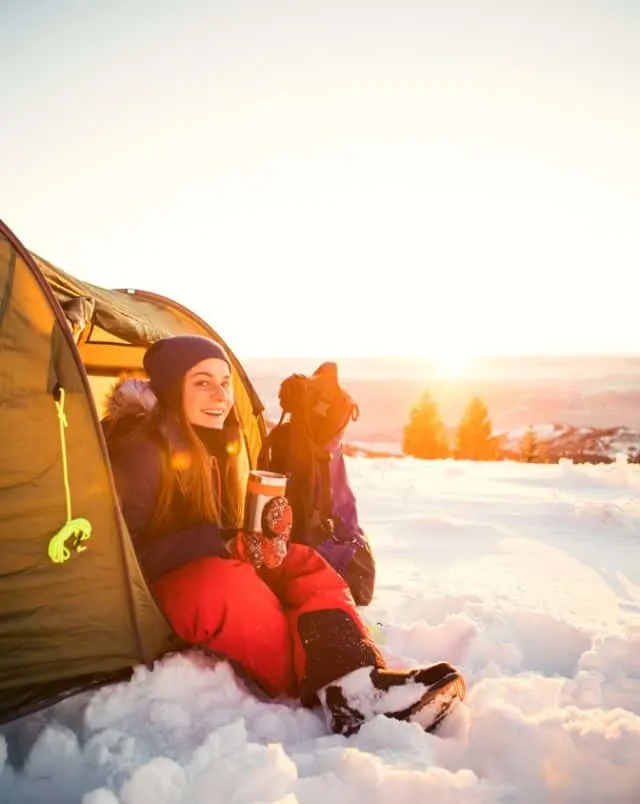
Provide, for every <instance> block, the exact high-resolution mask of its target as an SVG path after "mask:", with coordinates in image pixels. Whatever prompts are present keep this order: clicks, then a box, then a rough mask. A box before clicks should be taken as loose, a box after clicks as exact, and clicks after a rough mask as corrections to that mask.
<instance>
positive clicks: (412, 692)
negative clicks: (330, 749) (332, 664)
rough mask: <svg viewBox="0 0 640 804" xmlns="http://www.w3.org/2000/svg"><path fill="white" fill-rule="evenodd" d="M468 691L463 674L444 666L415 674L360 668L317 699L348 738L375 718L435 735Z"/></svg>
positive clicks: (330, 721) (332, 724)
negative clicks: (383, 717) (389, 719)
mask: <svg viewBox="0 0 640 804" xmlns="http://www.w3.org/2000/svg"><path fill="white" fill-rule="evenodd" d="M465 692H466V686H465V683H464V679H463V678H462V676H461V675H460V673H459V672H458V671H457V670H456V669H455V667H452V666H451V665H450V664H448V663H447V662H440V663H438V664H433V665H431V666H429V667H423V668H416V669H413V670H387V669H380V668H375V667H360V668H358V669H357V670H353V671H352V672H351V673H348V674H347V675H346V676H342V678H339V679H337V680H336V681H333V682H332V683H331V684H327V685H326V686H325V687H322V689H320V690H319V691H318V697H319V698H320V702H321V704H322V708H323V710H324V712H325V715H326V717H327V721H328V724H329V726H330V728H331V730H332V731H333V732H335V733H336V734H344V735H346V736H349V735H351V734H355V733H356V732H357V731H358V730H359V729H360V727H361V726H362V724H363V723H365V722H366V721H367V720H371V719H372V718H374V717H375V716H376V715H386V716H387V717H392V718H395V719H396V720H407V721H409V722H411V723H419V724H420V726H422V728H423V729H424V730H425V731H433V730H434V729H435V728H436V727H437V726H438V725H439V724H440V723H441V722H442V720H443V719H444V718H445V716H446V715H447V713H448V712H449V711H450V710H451V708H452V707H453V706H454V704H456V703H457V702H458V701H461V700H463V698H464V696H465Z"/></svg>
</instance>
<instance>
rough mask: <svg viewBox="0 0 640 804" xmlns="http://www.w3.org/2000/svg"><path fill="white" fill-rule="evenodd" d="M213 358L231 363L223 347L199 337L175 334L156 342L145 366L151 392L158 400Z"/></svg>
mask: <svg viewBox="0 0 640 804" xmlns="http://www.w3.org/2000/svg"><path fill="white" fill-rule="evenodd" d="M210 357H215V358H218V360H224V361H225V362H226V363H227V365H228V366H229V368H231V361H230V360H229V357H228V355H227V353H226V352H225V350H224V349H223V348H222V346H220V344H218V343H216V342H215V341H212V340H211V338H203V337H202V336H200V335H175V336H173V337H170V338H162V339H161V340H159V341H156V342H155V343H153V344H152V345H151V346H150V347H149V348H148V349H147V351H146V352H145V355H144V358H143V361H142V362H143V365H144V368H145V371H146V372H147V374H148V375H149V381H150V383H151V389H152V391H153V392H154V394H155V395H156V396H157V397H158V399H162V397H163V395H164V394H165V393H166V391H168V390H169V389H170V388H171V387H172V386H174V385H175V384H176V383H177V382H178V381H179V380H181V379H182V378H183V377H184V375H185V374H186V373H187V372H188V371H189V369H192V368H193V367H194V366H195V365H196V364H197V363H200V362H201V361H202V360H207V359H208V358H210Z"/></svg>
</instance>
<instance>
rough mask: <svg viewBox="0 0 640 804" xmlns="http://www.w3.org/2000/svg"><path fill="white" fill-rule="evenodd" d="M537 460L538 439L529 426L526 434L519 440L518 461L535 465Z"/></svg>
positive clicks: (538, 457)
mask: <svg viewBox="0 0 640 804" xmlns="http://www.w3.org/2000/svg"><path fill="white" fill-rule="evenodd" d="M539 459H540V456H539V454H538V437H537V436H536V431H535V430H534V429H533V426H532V425H529V426H528V427H527V431H526V433H525V434H524V435H523V436H522V438H521V439H520V460H521V461H525V462H526V463H537V462H538V461H539Z"/></svg>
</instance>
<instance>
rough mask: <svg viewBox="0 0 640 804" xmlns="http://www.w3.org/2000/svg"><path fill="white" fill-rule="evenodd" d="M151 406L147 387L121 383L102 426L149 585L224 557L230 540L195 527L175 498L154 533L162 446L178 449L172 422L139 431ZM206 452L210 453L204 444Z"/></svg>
mask: <svg viewBox="0 0 640 804" xmlns="http://www.w3.org/2000/svg"><path fill="white" fill-rule="evenodd" d="M156 404H157V401H156V399H155V397H154V395H153V393H152V391H151V390H150V388H149V386H148V383H146V382H144V381H142V380H133V379H129V380H125V382H124V383H121V384H120V385H119V386H117V388H116V389H115V390H114V392H113V393H112V395H111V397H110V398H109V400H108V401H107V416H106V418H105V419H104V420H103V422H102V424H103V430H104V433H105V438H106V441H107V447H108V449H109V454H110V458H111V465H112V468H113V474H114V479H115V483H116V489H117V492H118V497H119V500H120V505H121V508H122V513H123V515H124V518H125V521H126V523H127V526H128V528H129V532H130V534H131V538H132V541H133V544H134V546H135V549H136V553H137V556H138V561H139V563H140V566H141V568H142V571H143V573H144V575H145V577H146V579H147V581H149V582H152V581H154V580H156V579H157V578H159V577H160V576H161V575H164V574H165V573H167V572H170V571H171V570H174V569H177V568H178V567H181V566H182V565H183V564H187V563H188V562H190V561H194V560H195V559H197V558H204V557H205V556H218V557H220V558H229V552H228V551H227V549H226V546H225V538H228V537H229V536H230V535H233V533H229V532H224V531H223V530H222V529H221V528H220V527H218V526H217V525H215V524H213V523H211V522H194V520H193V516H192V515H191V514H190V511H189V508H188V506H187V504H186V501H185V500H184V498H183V497H182V495H180V494H179V493H176V496H175V499H174V500H173V501H172V504H171V507H170V511H169V514H168V517H167V519H166V521H165V522H163V523H162V524H161V525H160V526H159V527H156V528H155V529H153V527H152V523H151V520H152V515H153V512H154V507H155V504H156V500H157V498H158V491H159V488H160V478H161V471H162V462H163V452H162V441H163V440H165V441H167V442H168V443H169V444H170V445H171V447H172V448H174V449H179V448H180V433H179V429H178V425H177V422H174V421H173V419H171V418H170V417H169V416H168V415H167V416H159V417H158V419H157V427H154V428H153V429H149V427H148V426H143V421H146V420H148V416H149V413H150V411H151V409H152V408H153V407H154V406H155V405H156ZM207 447H208V448H209V449H210V450H211V449H212V446H211V445H209V444H208V445H207ZM222 453H224V450H222ZM221 459H222V456H221Z"/></svg>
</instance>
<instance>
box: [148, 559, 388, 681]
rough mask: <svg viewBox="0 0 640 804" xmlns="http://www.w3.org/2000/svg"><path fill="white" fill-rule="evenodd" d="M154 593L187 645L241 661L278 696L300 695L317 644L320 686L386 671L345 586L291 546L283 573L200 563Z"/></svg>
mask: <svg viewBox="0 0 640 804" xmlns="http://www.w3.org/2000/svg"><path fill="white" fill-rule="evenodd" d="M153 591H154V594H155V597H156V600H157V601H158V604H159V605H160V607H161V608H162V609H163V611H164V613H165V615H166V616H167V618H168V620H169V622H170V623H171V626H172V628H173V630H174V631H175V632H176V634H177V635H178V636H179V637H180V638H181V639H183V640H184V641H185V642H187V643H190V644H193V645H201V646H205V647H207V648H209V649H210V650H212V651H214V652H215V653H218V654H222V655H224V656H226V657H227V658H229V659H231V660H233V661H235V662H237V663H238V664H239V665H240V666H241V667H243V668H244V669H245V670H246V671H247V672H248V673H249V675H251V676H252V677H253V678H255V679H256V680H257V681H258V682H259V683H260V684H261V686H262V687H263V688H264V689H265V690H266V691H267V692H268V693H269V694H270V695H272V696H277V695H280V694H284V695H290V696H294V697H297V696H299V695H300V689H301V684H302V683H303V680H304V679H305V676H306V674H307V670H308V667H307V664H308V659H309V658H310V656H309V645H310V644H311V643H313V646H315V647H314V648H313V650H315V654H314V655H315V656H319V657H321V661H320V662H318V661H317V660H316V664H318V663H321V664H323V665H324V668H323V669H322V670H321V671H320V673H318V672H317V671H314V672H315V675H316V676H317V678H318V681H317V684H316V685H315V686H318V685H320V684H324V683H329V682H330V681H333V680H335V679H336V678H338V677H339V676H341V675H344V672H348V671H349V670H351V669H355V668H356V667H361V666H364V665H376V666H379V667H380V666H384V662H383V660H382V657H381V656H380V654H379V652H378V651H377V649H376V648H375V646H374V645H373V644H372V642H371V640H370V636H369V634H368V633H367V629H366V627H365V625H364V624H363V622H362V620H361V618H360V616H359V614H358V612H357V610H356V608H355V605H354V602H353V598H352V597H351V593H350V592H349V588H348V586H347V584H346V583H345V581H344V580H343V579H342V578H341V576H340V575H338V573H337V572H336V571H335V570H334V569H333V568H332V567H331V566H330V565H329V564H328V563H327V562H326V561H325V560H324V558H322V556H320V555H319V554H318V553H317V552H316V551H315V550H313V549H312V548H310V547H307V546H305V545H299V544H291V545H290V546H289V550H288V553H287V556H286V558H285V560H284V561H283V562H282V564H281V565H280V566H279V567H277V568H275V569H269V570H260V571H259V572H257V571H256V570H255V569H254V567H253V566H252V565H251V564H249V563H247V562H242V561H235V560H231V559H222V558H201V559H198V560H196V561H192V562H190V563H189V564H185V565H184V566H182V567H180V568H179V569H177V570H174V571H173V572H170V573H167V574H166V575H163V576H162V577H161V578H159V579H158V580H156V581H155V583H154V584H153ZM327 613H328V616H327ZM314 614H315V615H316V618H315V619H316V622H315V623H314V622H310V621H311V620H313V615H314ZM301 618H303V620H304V622H305V623H306V624H305V625H304V626H303V627H300V623H301ZM305 618H306V619H305ZM325 632H326V635H325ZM341 632H344V633H341ZM347 632H348V633H347ZM343 637H344V638H343ZM323 643H324V644H323ZM334 646H335V647H334ZM345 650H347V651H348V652H349V655H346V656H345V655H342V654H344V651H345ZM335 653H340V654H341V656H340V657H336V660H335V661H334V658H333V655H332V654H335ZM311 658H313V657H311ZM334 667H335V671H334V669H333V668H334ZM320 679H321V680H320ZM313 692H315V690H312V693H313Z"/></svg>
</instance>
